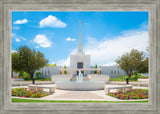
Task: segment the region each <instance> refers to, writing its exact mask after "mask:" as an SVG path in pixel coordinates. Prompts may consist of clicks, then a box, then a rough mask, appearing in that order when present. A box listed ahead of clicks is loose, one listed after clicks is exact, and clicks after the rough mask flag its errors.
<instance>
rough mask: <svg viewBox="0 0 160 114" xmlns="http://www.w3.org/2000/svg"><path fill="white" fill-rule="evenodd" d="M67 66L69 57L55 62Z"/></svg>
mask: <svg viewBox="0 0 160 114" xmlns="http://www.w3.org/2000/svg"><path fill="white" fill-rule="evenodd" d="M64 65H66V66H69V65H70V58H69V57H68V58H67V59H62V60H60V61H58V62H57V66H64Z"/></svg>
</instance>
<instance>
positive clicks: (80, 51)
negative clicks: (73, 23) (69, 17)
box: [78, 21, 83, 53]
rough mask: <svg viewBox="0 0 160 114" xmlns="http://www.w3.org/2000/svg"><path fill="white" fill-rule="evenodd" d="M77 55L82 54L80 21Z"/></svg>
mask: <svg viewBox="0 0 160 114" xmlns="http://www.w3.org/2000/svg"><path fill="white" fill-rule="evenodd" d="M78 53H83V46H82V41H81V21H79V44H78Z"/></svg>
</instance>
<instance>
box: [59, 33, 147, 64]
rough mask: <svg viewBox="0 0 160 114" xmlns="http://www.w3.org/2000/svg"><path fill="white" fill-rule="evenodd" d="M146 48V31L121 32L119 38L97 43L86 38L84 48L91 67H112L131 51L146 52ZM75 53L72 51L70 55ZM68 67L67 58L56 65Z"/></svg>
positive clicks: (95, 40)
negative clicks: (119, 58) (89, 56)
mask: <svg viewBox="0 0 160 114" xmlns="http://www.w3.org/2000/svg"><path fill="white" fill-rule="evenodd" d="M147 46H148V31H143V30H137V31H135V30H134V31H128V32H123V34H122V35H121V36H116V37H114V38H112V39H105V40H103V41H98V40H97V39H96V38H91V37H88V41H87V43H86V45H85V46H84V51H85V53H86V54H89V55H91V65H92V66H94V65H95V64H98V65H105V66H109V65H114V64H116V62H115V60H116V59H117V58H118V57H119V56H121V55H123V54H124V53H126V52H129V51H130V50H131V49H133V48H134V49H138V50H139V51H146V47H147ZM73 52H75V49H74V51H72V52H71V53H73ZM64 64H65V65H69V57H68V58H67V59H65V60H64V59H63V60H60V61H59V62H58V65H62V66H64Z"/></svg>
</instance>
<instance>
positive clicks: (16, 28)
mask: <svg viewBox="0 0 160 114" xmlns="http://www.w3.org/2000/svg"><path fill="white" fill-rule="evenodd" d="M12 29H15V30H18V29H20V27H12Z"/></svg>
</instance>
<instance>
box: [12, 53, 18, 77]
mask: <svg viewBox="0 0 160 114" xmlns="http://www.w3.org/2000/svg"><path fill="white" fill-rule="evenodd" d="M18 64H19V54H17V53H16V52H13V53H12V75H11V76H12V77H13V72H18V71H20V68H19V67H18Z"/></svg>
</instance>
